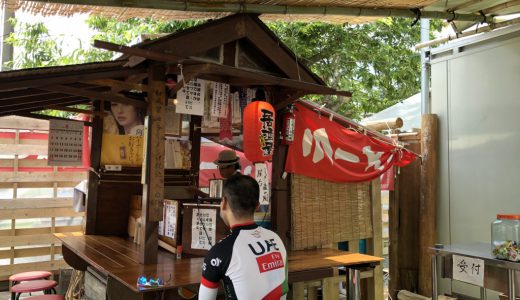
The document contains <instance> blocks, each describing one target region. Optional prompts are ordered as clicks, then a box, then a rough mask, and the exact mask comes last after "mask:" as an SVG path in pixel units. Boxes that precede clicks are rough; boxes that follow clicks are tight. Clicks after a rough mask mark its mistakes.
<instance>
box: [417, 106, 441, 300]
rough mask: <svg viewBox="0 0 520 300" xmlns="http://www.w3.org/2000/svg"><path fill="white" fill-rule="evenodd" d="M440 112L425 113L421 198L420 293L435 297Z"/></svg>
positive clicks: (423, 117)
mask: <svg viewBox="0 0 520 300" xmlns="http://www.w3.org/2000/svg"><path fill="white" fill-rule="evenodd" d="M437 123H438V122H437V115H434V114H429V115H423V116H422V122H421V132H422V139H421V146H422V168H421V197H420V203H419V215H420V216H421V217H420V218H419V294H421V295H423V296H426V297H431V296H432V285H431V280H432V277H431V274H432V272H431V259H430V255H429V254H428V247H432V246H433V245H435V241H436V234H437V230H436V224H435V223H436V218H437V143H438V125H437Z"/></svg>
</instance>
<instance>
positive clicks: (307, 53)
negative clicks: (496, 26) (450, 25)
mask: <svg viewBox="0 0 520 300" xmlns="http://www.w3.org/2000/svg"><path fill="white" fill-rule="evenodd" d="M410 23H411V21H410V20H409V19H400V18H385V19H380V20H378V21H376V22H373V23H369V24H362V25H348V24H345V25H332V24H326V23H286V22H275V23H270V24H269V26H270V28H271V29H272V30H273V31H274V32H275V33H276V34H277V35H278V36H279V37H280V39H281V40H282V41H283V42H284V43H285V44H287V45H288V46H289V48H291V49H292V50H293V51H294V52H295V54H296V55H297V56H298V57H300V59H301V60H302V61H303V63H305V64H306V65H308V66H310V68H311V69H312V71H313V72H315V73H316V74H318V75H319V76H320V77H321V78H322V79H323V80H324V81H325V82H326V83H327V84H328V85H329V86H331V87H334V88H337V89H340V90H347V91H351V92H352V93H353V96H352V99H351V100H350V101H345V99H343V98H342V97H336V96H325V97H313V99H314V100H316V101H318V102H321V103H325V104H327V107H328V108H329V109H332V110H334V111H337V112H339V113H341V114H343V115H346V116H349V117H351V118H354V119H360V118H363V117H365V116H367V115H369V114H370V113H374V112H378V111H380V110H382V109H385V108H387V107H389V106H391V105H393V104H395V103H397V102H398V101H400V100H403V99H405V98H407V97H410V96H412V95H413V94H415V93H417V92H419V91H420V54H419V53H418V52H416V51H414V50H413V46H414V45H415V44H417V43H419V41H420V27H419V26H418V25H417V26H410ZM431 24H432V25H431V31H432V34H433V32H435V31H439V30H440V29H441V26H442V23H441V22H440V21H433V22H431Z"/></svg>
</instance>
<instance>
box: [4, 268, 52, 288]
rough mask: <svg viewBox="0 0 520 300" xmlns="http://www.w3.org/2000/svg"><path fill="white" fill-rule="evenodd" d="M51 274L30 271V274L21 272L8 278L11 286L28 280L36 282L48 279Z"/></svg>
mask: <svg viewBox="0 0 520 300" xmlns="http://www.w3.org/2000/svg"><path fill="white" fill-rule="evenodd" d="M51 275H52V273H51V272H48V271H31V272H23V273H18V274H14V275H11V276H10V277H9V281H10V282H11V283H12V285H15V284H17V283H20V282H22V281H30V280H38V279H49V277H51Z"/></svg>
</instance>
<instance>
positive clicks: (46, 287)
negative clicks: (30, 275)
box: [11, 279, 58, 300]
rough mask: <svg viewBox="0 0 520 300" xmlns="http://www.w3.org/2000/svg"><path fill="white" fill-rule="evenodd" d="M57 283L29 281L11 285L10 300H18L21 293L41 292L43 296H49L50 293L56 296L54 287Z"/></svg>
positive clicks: (52, 281) (51, 281)
mask: <svg viewBox="0 0 520 300" xmlns="http://www.w3.org/2000/svg"><path fill="white" fill-rule="evenodd" d="M57 285H58V283H57V282H56V281H54V280H45V279H43V280H42V279H40V280H31V281H24V282H21V283H18V284H17V285H13V287H12V288H11V300H18V299H20V295H21V294H22V293H32V292H41V291H43V292H44V293H45V294H50V293H51V291H52V292H53V293H54V294H56V290H55V289H54V287H56V286H57Z"/></svg>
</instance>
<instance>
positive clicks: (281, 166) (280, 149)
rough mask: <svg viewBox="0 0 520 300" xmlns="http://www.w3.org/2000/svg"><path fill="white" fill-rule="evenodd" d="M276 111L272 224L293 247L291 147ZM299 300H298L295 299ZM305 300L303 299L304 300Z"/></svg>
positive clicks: (274, 93)
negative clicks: (288, 163)
mask: <svg viewBox="0 0 520 300" xmlns="http://www.w3.org/2000/svg"><path fill="white" fill-rule="evenodd" d="M271 94H272V96H273V98H279V97H282V95H283V93H282V92H281V90H280V89H278V88H275V89H273V91H271ZM280 112H281V111H280V110H277V111H276V116H277V118H276V122H275V126H276V128H275V131H274V132H275V135H276V136H275V141H276V145H275V147H274V153H273V163H272V193H273V196H272V200H271V201H272V202H271V222H272V227H273V230H274V231H275V232H276V233H277V234H278V236H280V238H281V239H282V241H283V243H284V244H285V245H288V246H289V245H291V240H290V238H289V237H290V232H291V199H290V195H291V181H290V180H291V176H292V175H290V174H289V175H288V176H287V177H286V178H283V177H282V176H283V173H284V170H285V158H286V157H287V151H288V149H289V147H288V146H287V145H284V144H282V143H281V142H280V141H281V140H280V133H281V132H282V124H283V122H282V117H281V116H282V115H283V114H282V113H280ZM295 299H298V298H295ZM302 299H303V298H302Z"/></svg>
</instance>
